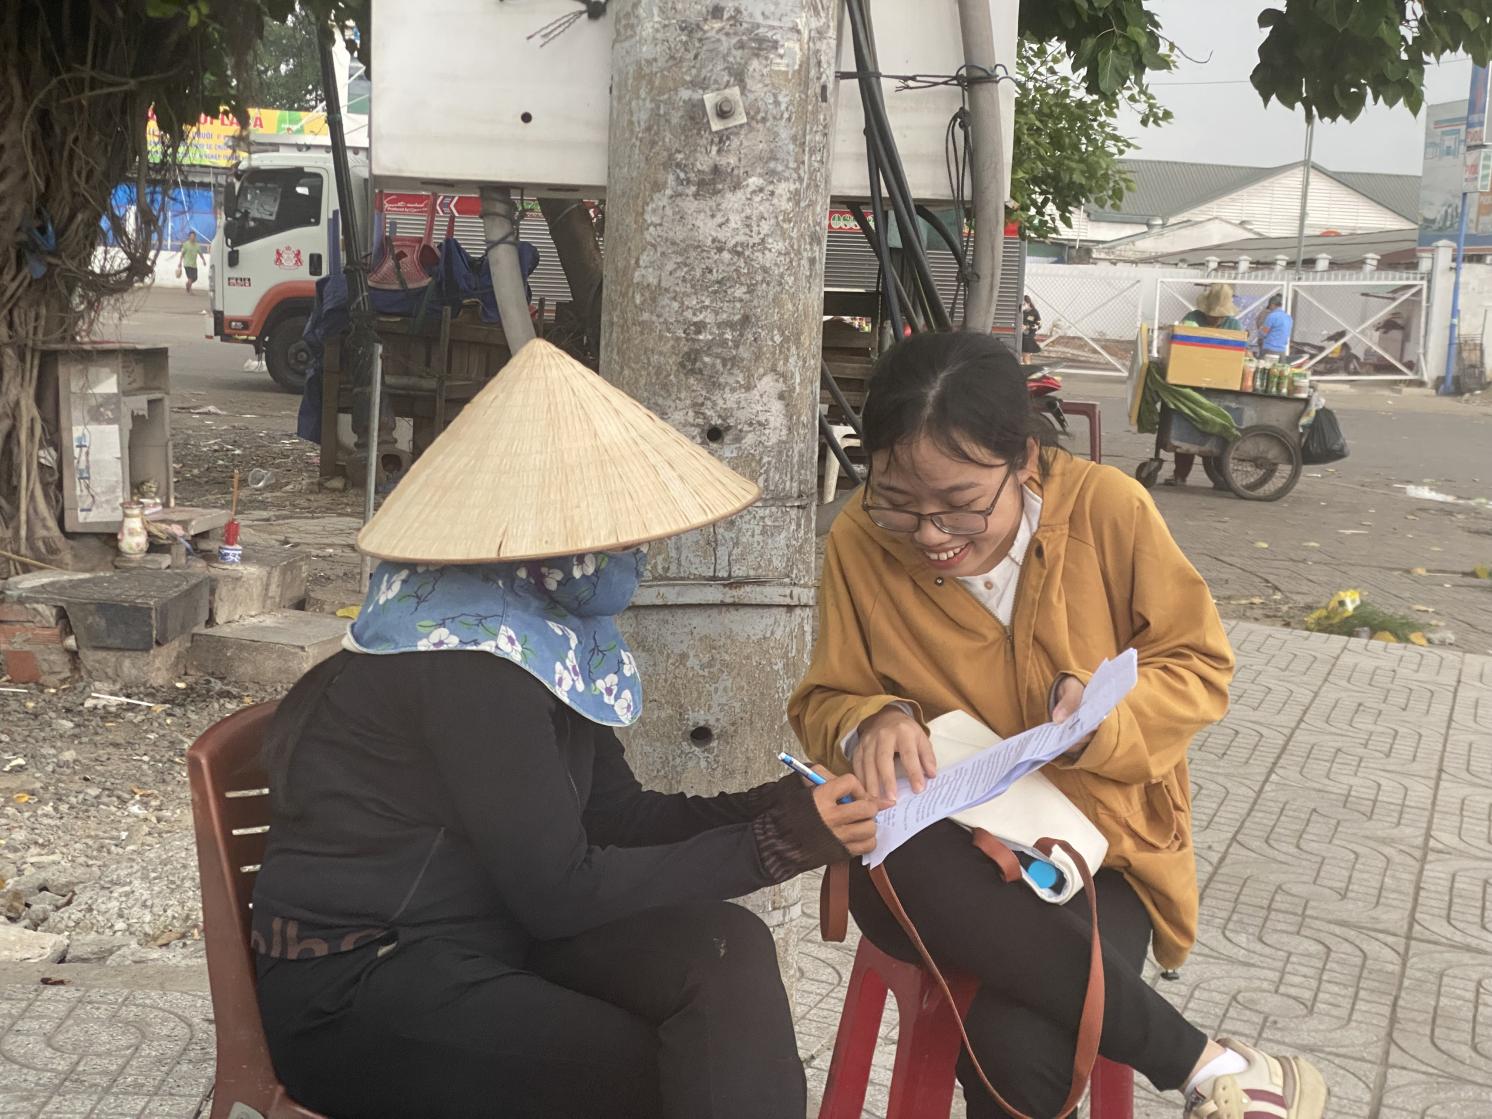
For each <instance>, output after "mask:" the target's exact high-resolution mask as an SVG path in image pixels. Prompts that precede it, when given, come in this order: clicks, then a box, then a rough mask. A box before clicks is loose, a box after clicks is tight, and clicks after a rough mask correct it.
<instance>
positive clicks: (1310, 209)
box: [1058, 159, 1419, 260]
mask: <svg viewBox="0 0 1492 1119" xmlns="http://www.w3.org/2000/svg"><path fill="white" fill-rule="evenodd" d="M1121 163H1122V165H1123V167H1124V169H1125V170H1126V171H1127V172H1128V173H1129V175H1130V177H1131V178H1132V179H1133V180H1134V184H1135V185H1134V189H1133V190H1131V191H1130V192H1129V193H1128V194H1127V195H1125V198H1124V201H1123V202H1122V203H1120V205H1119V206H1118V207H1115V208H1113V209H1103V208H1099V207H1096V206H1095V207H1089V208H1086V209H1085V210H1084V211H1083V212H1082V213H1081V214H1078V215H1076V217H1075V219H1074V221H1073V222H1072V224H1071V226H1070V228H1069V230H1068V231H1066V232H1065V234H1064V235H1063V236H1062V237H1060V238H1058V240H1059V241H1060V242H1064V243H1066V244H1068V245H1072V246H1075V247H1087V248H1090V249H1091V250H1092V252H1093V256H1094V257H1095V258H1098V259H1112V260H1144V259H1148V258H1153V257H1156V256H1158V255H1161V254H1165V253H1177V252H1184V251H1186V250H1188V249H1195V248H1200V247H1204V246H1207V245H1217V244H1223V243H1232V242H1238V241H1244V240H1247V239H1250V238H1255V237H1259V238H1275V237H1289V236H1294V235H1295V232H1296V228H1297V223H1298V222H1299V218H1300V186H1301V175H1302V172H1303V169H1304V164H1302V163H1299V162H1296V163H1289V164H1285V165H1284V166H1282V167H1235V166H1227V165H1217V164H1210V163H1182V162H1173V161H1166V160H1154V159H1126V160H1122V161H1121ZM1418 202H1419V177H1418V176H1416V175H1385V174H1372V173H1366V172H1357V171H1328V170H1327V169H1326V168H1324V167H1322V166H1320V165H1319V164H1314V163H1313V164H1312V165H1311V184H1310V195H1309V201H1308V204H1307V208H1306V234H1307V235H1308V236H1320V235H1327V236H1331V235H1336V234H1359V233H1377V232H1383V231H1387V230H1398V229H1413V228H1415V227H1416V226H1417V225H1418ZM1292 255H1293V254H1292Z"/></svg>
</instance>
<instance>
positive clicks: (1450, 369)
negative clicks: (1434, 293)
mask: <svg viewBox="0 0 1492 1119" xmlns="http://www.w3.org/2000/svg"><path fill="white" fill-rule="evenodd" d="M1471 199H1472V195H1470V194H1467V193H1465V192H1464V191H1463V192H1462V194H1461V227H1460V228H1459V229H1458V230H1457V231H1456V278H1455V279H1454V280H1453V281H1452V282H1451V323H1450V329H1449V330H1448V331H1446V336H1445V373H1444V374H1443V375H1442V376H1441V378H1440V385H1439V387H1438V388H1437V389H1436V393H1437V394H1438V395H1440V396H1450V395H1451V394H1452V391H1453V390H1454V389H1455V387H1456V335H1457V334H1458V333H1459V327H1460V325H1461V268H1462V266H1463V265H1464V264H1465V263H1466V225H1467V218H1468V217H1469V216H1470V215H1471Z"/></svg>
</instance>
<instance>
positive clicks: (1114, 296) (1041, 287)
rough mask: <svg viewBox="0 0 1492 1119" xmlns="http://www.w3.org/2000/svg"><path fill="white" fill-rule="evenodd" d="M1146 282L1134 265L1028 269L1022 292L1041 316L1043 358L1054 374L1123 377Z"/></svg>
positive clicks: (1134, 335)
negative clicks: (1100, 268)
mask: <svg viewBox="0 0 1492 1119" xmlns="http://www.w3.org/2000/svg"><path fill="white" fill-rule="evenodd" d="M1144 284H1145V276H1144V274H1143V273H1141V272H1139V271H1138V270H1135V269H1114V270H1112V272H1108V271H1107V270H1106V271H1105V272H1104V273H1102V274H1100V273H1091V272H1089V273H1085V272H1083V271H1081V270H1080V269H1079V268H1075V267H1062V268H1060V269H1055V270H1053V271H1052V272H1041V273H1038V272H1037V271H1035V270H1034V269H1031V270H1028V271H1027V273H1026V293H1027V294H1028V295H1030V296H1031V299H1032V301H1033V302H1034V303H1035V304H1036V309H1037V311H1038V312H1039V313H1040V315H1041V318H1042V330H1041V333H1040V335H1039V337H1040V338H1041V348H1042V358H1041V360H1042V362H1043V363H1044V364H1047V363H1050V364H1051V365H1052V366H1053V367H1054V368H1055V369H1056V370H1057V371H1058V372H1062V371H1078V370H1081V371H1085V372H1098V373H1104V374H1108V375H1110V376H1115V375H1117V376H1121V377H1127V376H1128V375H1129V363H1130V358H1131V356H1132V355H1133V353H1134V345H1135V337H1136V336H1137V335H1138V334H1139V330H1140V323H1141V321H1142V319H1143V306H1142V304H1143V299H1144Z"/></svg>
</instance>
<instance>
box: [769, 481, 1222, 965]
mask: <svg viewBox="0 0 1492 1119" xmlns="http://www.w3.org/2000/svg"><path fill="white" fill-rule="evenodd" d="M1047 465H1048V469H1047V471H1046V473H1045V477H1044V478H1041V479H1039V480H1034V481H1033V482H1031V483H1030V488H1032V489H1033V490H1035V491H1036V492H1037V493H1038V494H1039V495H1040V496H1041V499H1042V509H1041V523H1040V526H1039V527H1038V528H1037V530H1036V532H1035V534H1034V536H1033V537H1032V540H1031V544H1030V548H1029V550H1028V551H1027V553H1026V560H1025V563H1024V565H1023V567H1022V570H1021V575H1020V580H1019V583H1018V585H1017V592H1016V599H1015V608H1014V613H1013V614H1012V618H1011V626H1010V628H1009V630H1007V629H1006V627H1004V626H1002V625H1001V624H1000V622H999V621H998V620H997V619H996V618H994V617H993V616H992V615H991V614H990V613H989V611H988V610H986V609H985V607H984V606H982V605H981V604H980V603H979V602H978V601H977V600H976V599H975V598H974V596H973V595H971V594H970V593H969V592H968V591H967V590H966V589H965V587H964V586H963V584H961V583H960V582H959V581H958V580H957V579H954V578H946V579H945V578H944V577H942V576H940V575H938V574H936V573H935V572H934V571H933V570H932V569H931V568H930V567H929V566H928V564H927V563H926V561H925V559H924V558H923V556H922V553H921V551H920V550H918V549H917V547H916V546H915V545H914V544H912V543H911V541H910V540H908V539H907V538H906V537H902V536H897V535H894V534H891V533H887V532H884V531H883V530H881V529H880V528H877V527H876V526H875V525H874V524H872V523H871V521H870V519H869V518H868V517H867V516H866V515H865V513H864V512H863V511H862V510H861V508H860V501H859V498H858V497H854V498H852V499H851V501H850V504H849V506H848V507H847V508H846V510H845V511H844V512H843V513H842V514H841V515H840V516H839V518H838V520H836V522H835V523H834V527H833V528H832V529H831V530H830V533H829V541H828V551H827V554H826V556H825V560H824V572H823V579H822V583H821V586H820V591H819V609H820V619H819V634H818V643H817V645H816V646H815V648H814V653H813V661H812V664H811V665H810V667H809V670H808V675H807V676H806V677H805V678H804V680H803V682H802V684H800V685H799V687H798V689H797V691H796V692H795V693H794V694H793V697H792V699H791V701H790V702H789V707H788V715H789V718H790V720H791V722H792V725H793V729H794V731H795V732H796V733H797V735H798V737H799V738H800V739H801V741H802V743H803V746H804V749H805V750H806V751H807V753H808V754H809V755H810V756H811V757H813V759H814V760H816V761H819V762H822V763H823V764H825V765H827V766H830V767H831V768H834V769H836V770H839V771H841V772H842V771H844V770H845V769H846V767H847V763H846V762H845V759H844V757H843V755H842V754H841V752H840V750H839V742H840V741H841V740H842V739H843V737H844V736H845V735H846V734H848V733H849V732H850V731H851V730H853V729H854V728H855V727H857V726H859V725H860V723H861V722H862V721H863V720H865V719H867V718H869V717H870V716H871V715H873V714H875V713H876V712H877V711H879V710H881V709H882V708H883V707H885V706H887V705H888V704H891V703H895V702H904V703H909V704H912V705H913V706H914V707H915V708H916V709H918V711H919V715H920V717H921V718H922V720H923V721H924V723H925V722H926V721H927V720H930V719H934V718H937V717H938V716H940V715H943V714H946V713H947V712H949V711H953V710H958V709H962V710H965V711H967V712H969V713H970V714H972V715H974V716H975V717H976V718H978V719H979V720H980V721H982V722H984V723H985V724H986V725H988V726H989V727H991V728H992V729H994V730H995V731H996V732H998V733H999V734H1001V735H1003V736H1007V737H1008V736H1009V735H1012V734H1016V733H1019V732H1020V731H1022V730H1025V729H1027V728H1029V727H1032V726H1036V725H1038V724H1040V723H1043V722H1045V721H1046V720H1047V718H1048V710H1047V701H1048V698H1049V695H1050V691H1051V687H1052V683H1053V681H1054V680H1055V679H1056V677H1057V676H1058V675H1059V674H1061V673H1071V674H1072V675H1073V676H1076V677H1078V679H1080V680H1082V681H1083V682H1085V683H1086V682H1087V680H1088V678H1089V676H1090V675H1091V672H1092V669H1094V668H1095V667H1097V665H1098V664H1099V662H1100V661H1102V660H1103V659H1104V658H1106V657H1112V656H1114V655H1115V654H1117V653H1119V652H1121V651H1123V650H1124V649H1126V648H1129V647H1133V648H1134V649H1135V650H1136V651H1137V652H1138V653H1139V663H1140V669H1139V683H1138V685H1137V686H1136V687H1135V689H1134V691H1133V692H1131V693H1130V695H1129V696H1128V697H1127V698H1126V699H1125V700H1124V702H1123V703H1122V704H1121V706H1120V707H1119V709H1118V710H1117V711H1115V712H1114V714H1112V715H1111V716H1110V717H1109V718H1108V719H1107V720H1105V722H1104V723H1103V725H1102V726H1101V727H1100V728H1099V730H1098V733H1097V735H1096V736H1095V737H1094V739H1093V741H1092V743H1091V744H1090V745H1089V746H1088V747H1087V749H1086V750H1084V751H1083V753H1082V754H1081V755H1080V756H1079V757H1078V758H1077V759H1075V760H1063V761H1060V762H1054V763H1052V764H1051V765H1048V766H1047V767H1046V768H1045V770H1044V772H1045V773H1046V775H1047V776H1048V777H1049V778H1050V779H1051V780H1052V781H1053V782H1054V783H1055V784H1056V785H1057V786H1058V787H1059V788H1060V789H1061V790H1062V791H1063V792H1064V793H1066V794H1067V796H1068V797H1069V798H1070V799H1071V800H1072V801H1073V802H1074V803H1075V804H1076V805H1077V806H1078V807H1079V808H1081V809H1082V810H1083V811H1084V812H1085V813H1086V814H1087V815H1088V817H1089V818H1090V819H1091V820H1093V822H1094V823H1095V824H1096V825H1097V826H1098V828H1099V830H1100V831H1102V832H1103V834H1104V836H1105V837H1106V838H1107V839H1108V841H1109V851H1108V856H1107V859H1106V860H1105V865H1106V866H1110V867H1113V868H1115V869H1117V870H1120V871H1122V872H1123V874H1124V875H1125V877H1126V878H1127V879H1128V880H1129V882H1130V884H1131V885H1132V886H1133V887H1134V888H1135V890H1136V892H1137V893H1138V894H1139V896H1140V898H1141V899H1142V900H1143V901H1144V903H1145V906H1146V908H1147V909H1148V910H1149V912H1150V916H1151V919H1152V921H1153V922H1154V925H1155V939H1154V942H1153V944H1154V951H1155V956H1156V959H1157V960H1158V961H1159V962H1160V963H1161V965H1162V966H1164V967H1176V966H1179V965H1180V963H1181V962H1182V961H1183V960H1184V959H1185V958H1186V955H1187V953H1188V952H1189V951H1190V950H1191V947H1192V945H1193V944H1194V943H1195V941H1196V932H1197V872H1196V862H1195V859H1194V856H1193V852H1192V835H1191V832H1192V829H1191V785H1190V782H1189V779H1188V776H1187V766H1186V753H1187V749H1188V747H1189V746H1190V744H1191V740H1192V737H1193V735H1195V734H1196V733H1197V731H1199V730H1201V729H1202V728H1203V727H1205V726H1207V725H1208V724H1210V723H1214V722H1216V721H1217V720H1218V719H1220V718H1221V717H1222V716H1223V714H1224V713H1225V712H1226V710H1227V707H1228V682H1229V680H1230V679H1231V678H1232V674H1233V654H1232V651H1231V649H1230V648H1229V646H1228V640H1227V636H1226V635H1225V634H1224V632H1223V628H1222V623H1221V622H1220V621H1219V619H1218V615H1217V610H1216V608H1215V607H1214V605H1213V602H1212V596H1211V594H1210V593H1209V592H1208V590H1207V584H1206V583H1204V582H1203V581H1202V577H1201V576H1200V575H1199V574H1198V573H1197V571H1196V569H1195V568H1194V567H1192V565H1191V563H1190V562H1188V560H1187V559H1186V557H1185V556H1184V555H1183V554H1182V552H1181V549H1180V548H1179V547H1177V545H1176V542H1175V541H1174V540H1173V539H1172V538H1171V534H1170V532H1169V531H1168V530H1167V528H1166V524H1165V522H1164V521H1163V520H1162V519H1161V516H1160V513H1159V512H1158V511H1157V510H1156V508H1155V505H1154V504H1153V503H1152V501H1151V500H1150V496H1149V495H1148V494H1147V493H1146V492H1145V491H1144V490H1143V489H1141V488H1140V486H1139V485H1137V484H1136V483H1135V482H1133V481H1131V480H1130V479H1129V478H1128V477H1127V476H1125V475H1124V474H1122V473H1120V472H1119V471H1118V470H1115V469H1114V468H1112V467H1108V466H1095V465H1093V464H1092V463H1089V462H1086V461H1083V460H1079V459H1074V458H1071V457H1069V456H1067V455H1065V454H1054V453H1050V452H1048V459H1047ZM949 904H950V905H956V904H957V899H956V898H950V899H949Z"/></svg>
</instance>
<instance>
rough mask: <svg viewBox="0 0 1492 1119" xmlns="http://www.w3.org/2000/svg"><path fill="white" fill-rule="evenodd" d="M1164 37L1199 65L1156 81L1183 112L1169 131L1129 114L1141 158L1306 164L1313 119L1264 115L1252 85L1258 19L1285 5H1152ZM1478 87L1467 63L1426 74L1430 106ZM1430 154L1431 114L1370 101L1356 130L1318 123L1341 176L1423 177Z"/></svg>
mask: <svg viewBox="0 0 1492 1119" xmlns="http://www.w3.org/2000/svg"><path fill="white" fill-rule="evenodd" d="M1149 6H1150V8H1151V10H1153V11H1154V12H1155V14H1156V16H1157V17H1158V18H1159V20H1160V23H1161V29H1162V32H1163V34H1165V35H1167V36H1169V37H1170V38H1172V39H1174V40H1175V41H1176V43H1177V45H1178V46H1179V47H1180V48H1181V50H1183V51H1185V52H1186V53H1187V54H1188V55H1190V56H1191V57H1192V58H1195V59H1198V60H1199V61H1198V62H1189V61H1187V60H1186V59H1184V58H1182V59H1178V63H1177V67H1176V69H1175V70H1174V71H1172V72H1171V73H1168V74H1165V75H1163V76H1157V78H1156V79H1155V81H1153V82H1152V83H1151V85H1152V87H1153V88H1154V89H1155V93H1156V96H1157V97H1158V98H1160V100H1161V102H1162V103H1163V104H1165V106H1166V107H1167V108H1168V109H1170V110H1171V112H1172V113H1174V114H1175V119H1174V120H1172V121H1171V123H1170V124H1166V125H1161V126H1160V127H1157V128H1141V127H1140V126H1139V122H1138V120H1137V119H1135V118H1134V117H1133V115H1130V116H1129V118H1128V119H1127V120H1126V121H1124V122H1122V123H1123V125H1124V127H1125V131H1126V132H1127V133H1128V135H1129V136H1130V137H1131V138H1132V139H1134V140H1135V141H1136V142H1137V144H1138V146H1137V147H1136V149H1135V150H1134V151H1132V152H1130V153H1129V156H1130V158H1138V159H1179V160H1194V161H1199V162H1208V163H1237V164H1244V165H1249V166H1259V167H1269V166H1274V165H1276V164H1280V163H1290V162H1293V161H1295V160H1298V159H1300V158H1301V157H1302V156H1303V154H1304V149H1305V115H1304V114H1303V113H1301V112H1300V111H1299V110H1290V109H1286V108H1282V107H1281V106H1279V105H1277V104H1273V103H1271V105H1270V107H1269V108H1268V109H1266V108H1264V106H1263V104H1262V103H1261V101H1260V99H1259V94H1258V93H1257V92H1256V91H1255V90H1254V88H1253V86H1251V85H1249V82H1248V76H1249V72H1250V71H1251V70H1252V69H1253V68H1254V64H1255V62H1256V61H1257V60H1258V59H1257V52H1258V49H1259V44H1260V43H1261V42H1263V41H1264V31H1263V30H1261V29H1260V28H1259V26H1258V16H1259V12H1260V11H1262V10H1263V9H1264V8H1267V7H1272V6H1279V5H1278V3H1277V0H1274V2H1271V0H1153V2H1152V3H1151V4H1150V5H1149ZM1470 81H1471V62H1470V61H1469V60H1467V59H1464V58H1463V59H1461V60H1459V61H1450V62H1442V63H1440V64H1439V65H1437V66H1435V67H1434V68H1433V69H1428V68H1427V70H1426V72H1425V104H1426V105H1432V104H1435V103H1436V102H1439V101H1455V100H1461V99H1464V98H1465V97H1466V89H1467V86H1468V84H1469V83H1470ZM1423 153H1424V115H1423V111H1422V112H1421V115H1420V116H1419V117H1418V118H1416V117H1415V116H1413V115H1412V114H1411V113H1410V112H1409V110H1408V109H1406V108H1404V107H1403V106H1402V105H1400V106H1398V107H1396V108H1392V109H1389V108H1386V107H1384V106H1381V105H1374V104H1372V102H1371V101H1370V102H1369V105H1368V107H1367V108H1366V109H1364V110H1363V112H1362V114H1361V115H1360V116H1359V117H1358V118H1357V120H1355V121H1353V122H1351V123H1345V122H1343V123H1334V124H1327V123H1319V124H1317V126H1316V135H1315V141H1314V151H1313V158H1314V159H1315V161H1316V163H1318V164H1319V165H1321V166H1322V167H1326V168H1328V169H1330V170H1335V171H1386V172H1393V173H1396V174H1407V175H1417V174H1419V171H1420V163H1421V161H1422V158H1423Z"/></svg>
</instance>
